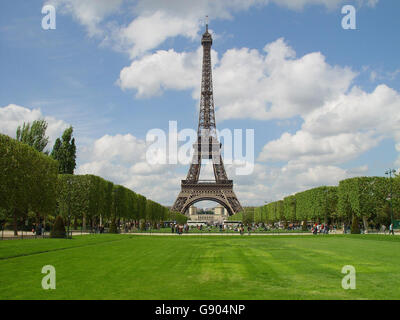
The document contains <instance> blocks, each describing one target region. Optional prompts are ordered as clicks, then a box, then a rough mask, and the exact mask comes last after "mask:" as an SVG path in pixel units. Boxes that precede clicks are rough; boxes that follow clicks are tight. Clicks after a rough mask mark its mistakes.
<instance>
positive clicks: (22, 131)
mask: <svg viewBox="0 0 400 320" xmlns="http://www.w3.org/2000/svg"><path fill="white" fill-rule="evenodd" d="M46 130H47V122H46V121H45V120H43V119H41V120H35V121H33V122H32V125H31V124H30V123H29V122H28V123H25V122H24V124H23V126H22V127H21V126H18V128H17V140H18V141H20V142H22V143H25V144H27V145H29V146H31V147H33V148H34V149H35V150H37V151H39V152H43V150H44V149H45V148H46V146H47V144H48V143H49V137H47V136H46ZM45 153H46V154H47V153H48V152H45Z"/></svg>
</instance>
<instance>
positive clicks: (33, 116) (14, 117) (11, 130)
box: [0, 104, 68, 150]
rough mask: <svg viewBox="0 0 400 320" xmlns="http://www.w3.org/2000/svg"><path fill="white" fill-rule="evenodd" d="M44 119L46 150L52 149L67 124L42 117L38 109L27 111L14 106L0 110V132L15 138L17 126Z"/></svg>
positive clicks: (52, 118) (27, 109)
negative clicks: (46, 140) (46, 138)
mask: <svg viewBox="0 0 400 320" xmlns="http://www.w3.org/2000/svg"><path fill="white" fill-rule="evenodd" d="M38 119H44V120H46V121H47V124H48V127H47V130H46V134H47V135H48V136H49V143H48V145H47V148H46V149H47V150H50V149H51V148H52V147H53V144H54V142H55V140H56V139H57V138H58V137H60V136H61V135H62V133H63V131H64V130H65V129H66V128H67V127H68V124H67V123H66V122H64V121H63V120H57V119H55V118H54V117H49V116H44V115H43V114H42V112H41V111H40V109H29V108H25V107H21V106H18V105H15V104H10V105H8V106H5V107H2V108H0V132H1V133H3V134H6V135H9V136H10V137H13V138H15V136H16V131H17V128H18V126H22V125H23V124H24V122H31V123H32V122H33V121H34V120H38Z"/></svg>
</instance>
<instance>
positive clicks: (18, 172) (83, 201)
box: [0, 134, 185, 233]
mask: <svg viewBox="0 0 400 320" xmlns="http://www.w3.org/2000/svg"><path fill="white" fill-rule="evenodd" d="M0 154H1V157H0V181H1V183H0V223H1V224H2V225H4V224H5V223H11V224H12V225H13V229H14V232H15V233H17V230H18V227H19V226H21V225H31V224H38V223H42V224H44V225H46V224H47V225H48V224H52V223H53V222H54V220H55V217H56V216H57V215H60V216H62V217H63V218H64V221H65V224H66V225H68V226H71V227H75V228H77V227H78V226H82V228H86V227H89V228H91V227H94V226H99V225H103V226H104V225H105V226H109V227H110V230H111V231H117V228H118V227H119V226H120V224H121V223H122V222H124V223H125V222H136V223H139V221H142V222H148V223H154V224H156V223H159V222H162V221H166V220H175V221H177V222H180V221H183V220H185V217H184V216H183V215H181V214H179V213H171V212H170V211H169V210H168V209H167V208H166V207H164V206H162V205H160V204H159V203H157V202H154V201H152V200H150V199H146V197H144V196H142V195H140V194H137V193H135V192H133V191H132V190H130V189H128V188H126V187H124V186H121V185H115V184H113V183H112V182H110V181H106V180H104V179H103V178H101V177H98V176H94V175H72V174H59V161H57V160H54V159H53V158H52V157H49V156H47V155H45V154H44V153H42V152H38V151H36V150H35V149H34V148H33V147H30V146H28V145H27V144H25V143H22V142H19V141H17V140H15V139H12V138H10V137H9V136H6V135H2V134H0ZM28 220H29V223H28ZM32 220H33V221H32Z"/></svg>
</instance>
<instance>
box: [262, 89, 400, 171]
mask: <svg viewBox="0 0 400 320" xmlns="http://www.w3.org/2000/svg"><path fill="white" fill-rule="evenodd" d="M399 109H400V95H399V93H398V92H396V91H395V90H393V89H391V88H389V87H387V86H386V85H380V86H378V87H377V88H376V89H375V90H374V91H373V92H371V93H366V92H364V91H362V90H361V89H359V88H357V87H355V88H353V90H352V91H351V92H350V93H349V94H342V95H341V96H340V97H339V98H337V99H334V100H332V101H327V102H326V103H325V104H324V105H323V106H322V107H321V108H318V109H316V110H315V111H314V112H312V113H310V114H308V115H305V116H304V123H303V125H302V127H301V129H300V130H299V131H297V132H296V133H295V134H289V133H284V134H283V135H282V136H281V137H280V138H279V139H277V140H274V141H270V142H268V143H267V144H266V145H265V146H264V148H263V150H262V152H261V153H260V156H259V160H260V161H288V162H289V163H307V164H313V163H319V164H321V163H326V164H334V163H336V164H338V163H345V162H347V161H349V160H351V159H355V158H357V157H358V156H360V155H361V154H363V153H364V152H365V151H367V150H370V149H371V148H373V147H375V146H377V145H378V144H379V142H380V141H382V140H383V139H385V138H392V139H394V141H396V143H397V145H399V144H400V116H399V115H398V110H399Z"/></svg>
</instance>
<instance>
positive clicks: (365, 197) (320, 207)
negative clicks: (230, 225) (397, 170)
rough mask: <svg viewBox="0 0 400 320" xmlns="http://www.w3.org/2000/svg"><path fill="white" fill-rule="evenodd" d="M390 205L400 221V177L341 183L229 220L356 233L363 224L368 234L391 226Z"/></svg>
mask: <svg viewBox="0 0 400 320" xmlns="http://www.w3.org/2000/svg"><path fill="white" fill-rule="evenodd" d="M390 200H391V201H390ZM391 203H392V207H393V217H394V219H399V217H400V214H399V211H400V210H399V209H400V176H395V178H392V179H390V178H385V177H356V178H350V179H346V180H342V181H340V182H339V185H338V186H321V187H318V188H313V189H310V190H306V191H302V192H298V193H296V194H294V195H290V196H287V197H285V198H283V199H282V200H278V201H274V202H271V203H268V204H266V205H264V206H261V207H255V208H253V209H252V210H251V209H247V210H244V211H243V212H239V213H237V214H235V215H233V216H231V217H230V220H232V221H235V220H238V221H243V223H246V224H249V223H264V224H268V225H274V224H275V223H278V222H280V223H282V224H283V225H284V227H285V228H286V227H287V226H288V224H290V223H293V224H298V225H302V226H303V229H306V228H307V225H310V224H313V223H325V224H331V225H337V226H343V225H346V226H351V228H352V232H353V233H357V232H359V229H358V228H359V225H360V224H361V225H362V226H363V227H364V229H365V230H368V228H371V227H372V228H379V227H380V226H382V225H386V226H388V225H389V224H390V223H391V213H392V212H391V208H390V205H391Z"/></svg>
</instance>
